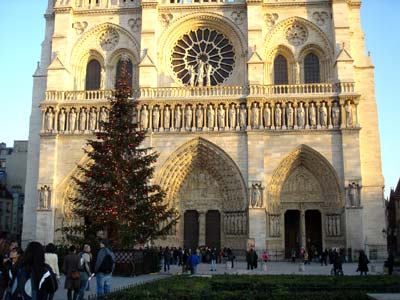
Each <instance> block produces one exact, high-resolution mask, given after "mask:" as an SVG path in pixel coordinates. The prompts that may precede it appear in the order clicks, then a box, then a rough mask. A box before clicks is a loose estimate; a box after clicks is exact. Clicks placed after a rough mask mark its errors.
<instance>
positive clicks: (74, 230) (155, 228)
mask: <svg viewBox="0 0 400 300" xmlns="http://www.w3.org/2000/svg"><path fill="white" fill-rule="evenodd" d="M120 74H121V75H120V76H119V77H118V79H117V84H116V93H115V97H114V98H113V99H111V100H110V101H111V106H110V111H109V117H108V122H101V123H100V127H101V128H102V130H101V131H100V132H98V133H97V139H96V140H88V145H89V147H88V148H89V149H90V150H85V152H86V153H87V155H88V156H89V158H90V163H89V164H88V165H85V166H79V169H80V172H81V174H82V175H83V176H79V178H78V177H77V176H75V177H74V178H73V180H74V182H75V183H76V184H77V186H78V193H77V196H76V197H74V198H71V199H70V201H72V204H73V209H72V212H73V213H74V214H75V215H76V216H77V217H78V218H79V219H80V220H81V222H80V224H79V225H71V226H69V227H66V228H64V232H65V233H67V236H68V237H69V238H73V237H75V238H76V236H77V234H78V236H81V237H83V238H90V237H94V236H96V235H98V233H99V232H101V231H102V232H103V233H105V235H106V236H107V238H108V239H110V240H113V241H114V243H116V244H118V246H120V247H132V246H134V245H138V244H143V243H146V242H148V241H150V240H153V239H156V238H158V237H162V236H163V235H165V234H167V233H168V232H169V231H170V230H171V227H172V226H173V225H175V224H176V221H177V213H176V211H175V210H174V209H172V208H169V207H168V204H166V203H165V202H164V192H163V191H162V190H161V188H160V187H159V186H158V185H154V184H151V179H152V177H153V173H154V163H155V162H156V160H157V157H158V154H156V153H155V152H152V150H151V148H148V147H143V146H141V144H142V142H143V141H144V139H145V137H146V132H145V131H143V130H140V129H139V128H138V126H137V124H136V123H135V122H133V120H134V116H135V112H136V107H137V101H133V100H132V99H129V98H130V97H131V95H132V90H131V88H130V87H129V84H128V82H129V80H130V75H129V74H128V73H127V71H126V62H125V63H123V64H122V68H121V73H120Z"/></svg>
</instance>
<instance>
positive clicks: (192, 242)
mask: <svg viewBox="0 0 400 300" xmlns="http://www.w3.org/2000/svg"><path fill="white" fill-rule="evenodd" d="M183 222H184V226H183V228H184V232H183V239H184V241H183V246H184V248H187V249H197V247H198V246H199V213H198V212H197V211H196V210H187V211H185V214H184V220H183Z"/></svg>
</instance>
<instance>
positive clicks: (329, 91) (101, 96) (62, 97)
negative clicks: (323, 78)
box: [46, 82, 355, 102]
mask: <svg viewBox="0 0 400 300" xmlns="http://www.w3.org/2000/svg"><path fill="white" fill-rule="evenodd" d="M354 93H355V90H354V83H352V82H340V83H313V84H293V85H291V84H287V85H250V86H248V87H241V86H206V87H160V88H150V87H149V88H140V89H138V90H135V91H134V93H133V94H134V98H138V99H141V100H151V99H163V100H175V99H195V98H196V99H198V98H203V97H208V98H215V99H218V98H227V97H233V98H244V97H247V96H251V97H265V98H268V97H276V96H278V97H279V96H301V95H326V96H335V95H340V94H354ZM112 96H114V91H113V90H98V91H47V92H46V101H56V102H69V101H77V100H78V101H79V100H105V99H107V98H109V97H112Z"/></svg>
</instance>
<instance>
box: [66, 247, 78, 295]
mask: <svg viewBox="0 0 400 300" xmlns="http://www.w3.org/2000/svg"><path fill="white" fill-rule="evenodd" d="M68 250H69V253H68V255H67V256H65V257H64V263H63V271H64V274H65V284H64V288H65V289H66V290H67V297H68V300H72V299H73V300H76V299H77V298H78V292H79V285H80V272H79V265H80V257H79V256H78V255H77V254H76V247H75V246H73V245H72V246H70V247H69V249H68Z"/></svg>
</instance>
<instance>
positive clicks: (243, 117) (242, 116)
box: [239, 103, 247, 129]
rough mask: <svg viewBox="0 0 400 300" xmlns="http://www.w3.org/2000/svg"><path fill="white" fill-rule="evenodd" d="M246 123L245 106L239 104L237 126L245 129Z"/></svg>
mask: <svg viewBox="0 0 400 300" xmlns="http://www.w3.org/2000/svg"><path fill="white" fill-rule="evenodd" d="M246 122H247V109H246V105H245V104H243V103H241V104H240V108H239V126H240V129H244V128H246Z"/></svg>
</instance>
